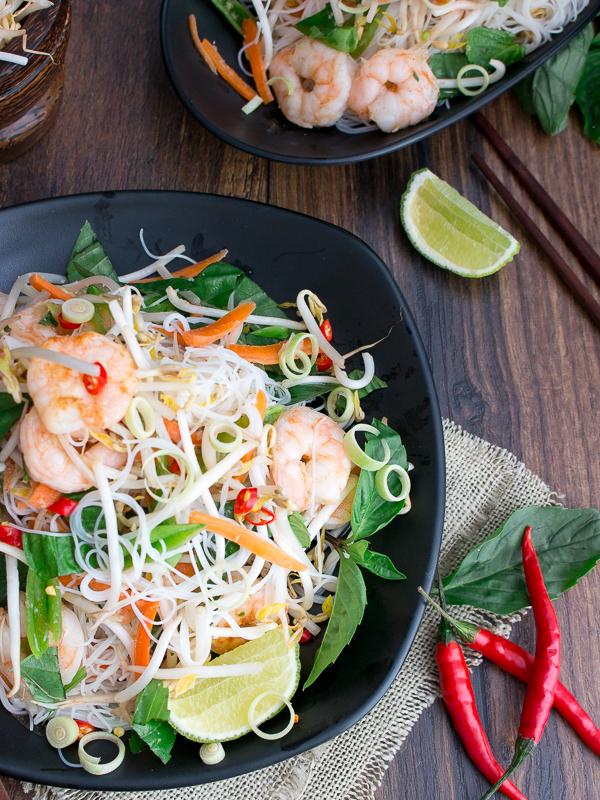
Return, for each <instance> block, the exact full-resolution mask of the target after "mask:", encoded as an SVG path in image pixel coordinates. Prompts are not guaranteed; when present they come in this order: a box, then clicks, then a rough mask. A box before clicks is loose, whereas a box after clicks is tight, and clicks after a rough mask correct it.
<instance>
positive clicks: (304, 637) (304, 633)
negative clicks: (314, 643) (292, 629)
mask: <svg viewBox="0 0 600 800" xmlns="http://www.w3.org/2000/svg"><path fill="white" fill-rule="evenodd" d="M310 638H311V636H310V631H307V630H306V628H304V630H303V631H302V636H301V637H300V644H304V642H308V640H309V639H310Z"/></svg>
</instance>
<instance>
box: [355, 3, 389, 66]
mask: <svg viewBox="0 0 600 800" xmlns="http://www.w3.org/2000/svg"><path fill="white" fill-rule="evenodd" d="M387 7H388V4H387V3H386V4H385V5H380V6H379V11H378V12H377V13H376V14H375V16H374V17H373V21H372V22H370V23H369V24H368V25H367V27H366V28H365V29H364V31H363V35H362V36H361V37H360V39H359V41H358V45H357V46H356V47H355V48H354V50H353V51H352V52H351V53H350V55H351V56H352V58H360V56H362V54H363V53H364V52H365V50H366V49H367V47H368V46H369V45H370V44H371V42H372V41H373V38H374V36H375V34H376V33H377V31H378V30H379V20H380V19H382V18H383V12H384V11H385V10H386V8H387Z"/></svg>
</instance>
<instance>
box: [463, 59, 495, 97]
mask: <svg viewBox="0 0 600 800" xmlns="http://www.w3.org/2000/svg"><path fill="white" fill-rule="evenodd" d="M472 69H474V70H475V71H476V72H480V73H481V75H482V76H483V84H482V85H481V86H479V87H478V88H477V89H467V87H466V86H464V85H463V83H462V78H463V76H464V75H465V73H467V72H470V71H471V70H472ZM456 85H457V86H458V90H459V92H462V94H466V95H467V96H468V97H474V96H475V95H477V94H481V93H482V92H485V90H486V89H487V87H488V86H489V85H490V76H489V74H488V72H487V70H486V69H485V68H484V67H482V66H481V65H480V64H465V66H464V67H461V68H460V69H459V70H458V73H457V75H456Z"/></svg>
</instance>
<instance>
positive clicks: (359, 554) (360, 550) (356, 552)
mask: <svg viewBox="0 0 600 800" xmlns="http://www.w3.org/2000/svg"><path fill="white" fill-rule="evenodd" d="M342 546H343V548H344V550H345V551H346V552H347V553H348V555H349V556H350V558H351V559H352V561H354V562H355V563H356V564H359V563H360V562H361V561H362V560H363V559H364V557H365V553H366V552H367V550H368V549H369V543H368V542H365V541H364V539H363V540H362V541H360V542H354V544H348V545H342Z"/></svg>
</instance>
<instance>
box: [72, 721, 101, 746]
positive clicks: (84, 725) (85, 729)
mask: <svg viewBox="0 0 600 800" xmlns="http://www.w3.org/2000/svg"><path fill="white" fill-rule="evenodd" d="M75 722H76V723H77V725H78V726H79V736H78V737H77V741H79V739H81V738H83V737H84V736H85V735H86V734H88V733H93V732H94V731H95V730H96V728H94V726H93V725H90V723H89V722H84V721H83V720H82V719H76V720H75Z"/></svg>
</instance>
